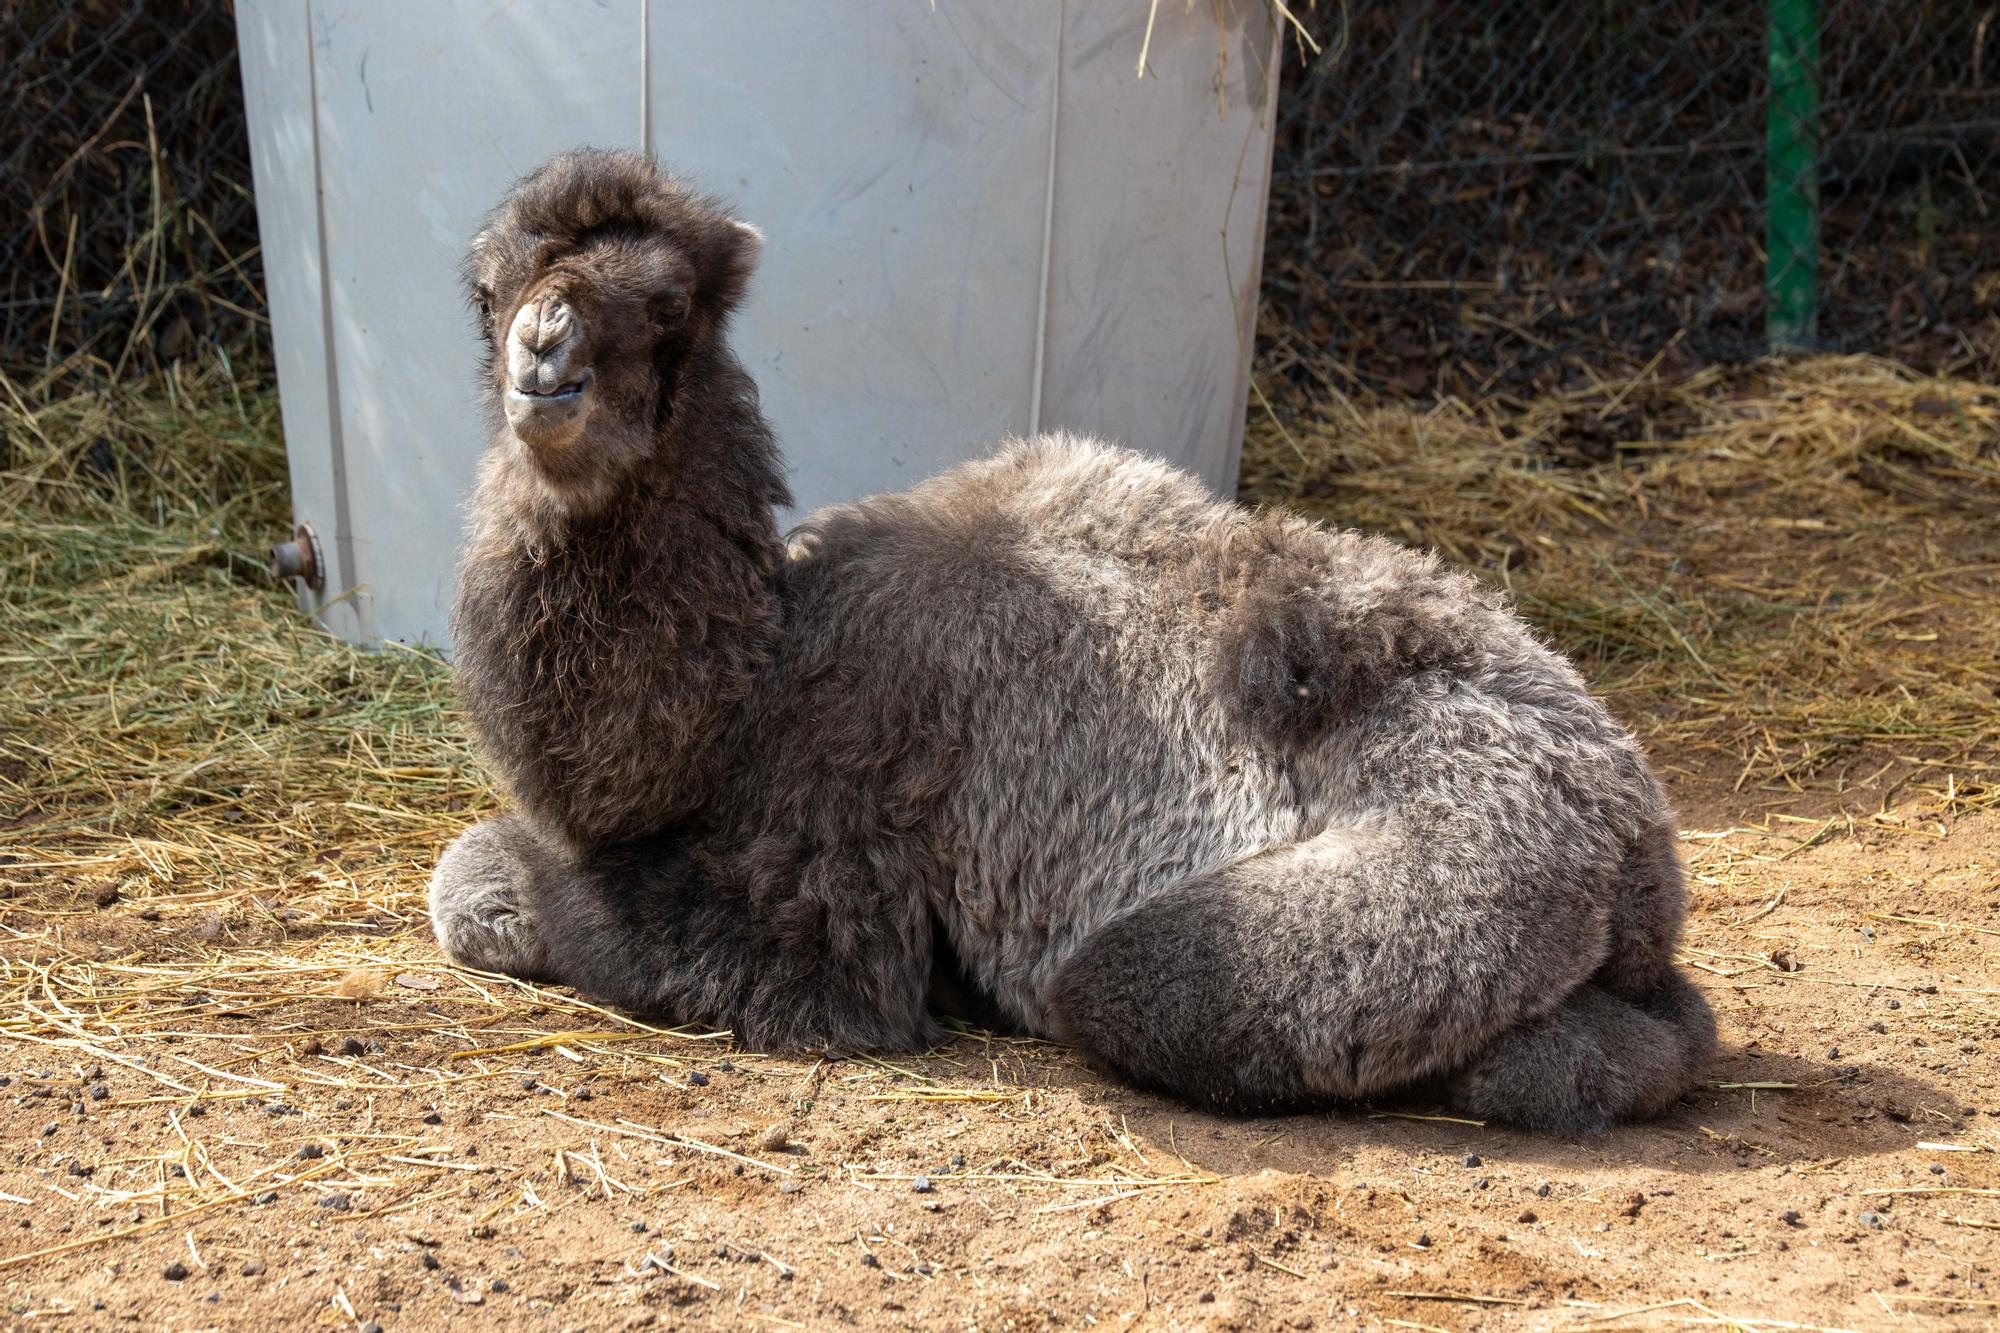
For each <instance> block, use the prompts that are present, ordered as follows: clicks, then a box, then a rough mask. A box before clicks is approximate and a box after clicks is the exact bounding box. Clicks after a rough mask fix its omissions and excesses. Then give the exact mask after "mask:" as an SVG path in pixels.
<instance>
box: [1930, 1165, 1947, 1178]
mask: <svg viewBox="0 0 2000 1333" xmlns="http://www.w3.org/2000/svg"><path fill="white" fill-rule="evenodd" d="M1931 1174H1932V1175H1934V1176H1941V1175H1943V1174H1944V1167H1943V1166H1941V1165H1939V1164H1938V1163H1936V1162H1932V1163H1931Z"/></svg>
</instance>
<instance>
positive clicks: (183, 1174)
mask: <svg viewBox="0 0 2000 1333" xmlns="http://www.w3.org/2000/svg"><path fill="white" fill-rule="evenodd" d="M187 1173H188V1169H187V1168H186V1167H184V1166H182V1165H181V1164H180V1163H179V1162H174V1163H172V1164H171V1165H169V1166H168V1167H167V1174H168V1175H170V1176H175V1177H178V1178H180V1179H183V1180H184V1179H186V1178H187Z"/></svg>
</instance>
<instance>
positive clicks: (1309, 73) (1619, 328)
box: [0, 0, 2000, 400]
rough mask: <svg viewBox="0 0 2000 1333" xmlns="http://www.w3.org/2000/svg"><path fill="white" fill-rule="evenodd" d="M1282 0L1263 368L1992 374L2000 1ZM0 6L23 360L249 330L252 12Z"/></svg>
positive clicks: (194, 5) (7, 172)
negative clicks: (1286, 55)
mask: <svg viewBox="0 0 2000 1333" xmlns="http://www.w3.org/2000/svg"><path fill="white" fill-rule="evenodd" d="M1092 2H1093V3H1099V2H1102V3H1116V2H1119V0H1092ZM1129 2H1131V3H1145V0H1129ZM1163 2H1164V3H1173V2H1174V0H1163ZM1209 2H1211V3H1225V4H1226V3H1244V0H1209ZM1290 8H1291V9H1292V10H1293V11H1294V12H1296V13H1298V14H1300V15H1301V16H1302V17H1303V18H1304V20H1305V22H1306V23H1307V25H1308V27H1309V28H1311V29H1312V30H1313V31H1314V32H1315V33H1317V34H1318V36H1319V37H1320V38H1321V40H1322V42H1323V45H1324V47H1325V54H1323V55H1322V56H1321V57H1319V58H1318V59H1317V60H1313V61H1309V62H1299V61H1291V62H1288V66H1287V69H1286V73H1285V86H1284V90H1283V94H1282V101H1281V106H1280V112H1279V124H1278V149H1277V157H1276V170H1275V177H1274V180H1273V184H1272V192H1271V214H1270V234H1269V239H1268V242H1267V246H1266V263H1265V289H1264V300H1265V309H1266V314H1265V319H1264V323H1263V334H1264V338H1263V344H1262V351H1261V361H1262V366H1263V369H1264V371H1265V373H1266V374H1267V376H1268V377H1269V378H1270V379H1271V381H1272V383H1273V384H1274V385H1276V384H1279V383H1283V382H1285V381H1288V380H1289V381H1291V382H1293V383H1295V384H1297V385H1298V386H1299V387H1301V388H1304V389H1308V390H1310V389H1314V388H1319V387H1324V385H1323V384H1322V382H1324V384H1325V385H1331V386H1332V387H1335V388H1338V389H1339V390H1341V391H1342V392H1347V393H1355V392H1361V393H1390V394H1395V395H1402V396H1420V397H1421V396H1430V395H1434V394H1439V393H1453V394H1457V395H1460V396H1463V397H1467V398H1470V399H1474V400H1484V399H1489V398H1492V397H1494V396H1496V395H1504V394H1515V393H1523V392H1531V391H1534V390H1537V389H1545V388H1548V387H1550V386H1552V385H1558V384H1561V383H1563V382H1565V381H1568V380H1570V379H1573V378H1574V377H1576V376H1578V375H1587V374H1588V373H1589V371H1590V369H1591V368H1597V367H1604V366H1614V365H1619V364H1643V363H1646V362H1648V361H1650V360H1652V359H1653V358H1659V359H1660V360H1661V362H1662V364H1664V365H1665V366H1667V367H1668V368H1670V369H1673V368H1681V367H1685V366H1692V365H1698V364H1701V363H1703V362H1707V361H1719V360H1740V359H1743V358H1747V357H1750V356H1755V355H1758V354H1760V353H1762V352H1763V351H1764V350H1766V348H1767V347H1768V346H1769V345H1770V342H1771V340H1772V338H1773V337H1775V338H1776V339H1777V340H1778V341H1780V342H1787V343H1797V344H1817V345H1824V346H1830V347H1835V348H1842V349H1853V350H1871V351H1880V352H1884V353H1888V354H1891V355H1895V356H1898V357H1902V358H1904V359H1907V360H1912V361H1915V362H1917V363H1920V364H1925V365H1937V366H1943V365H1949V364H1964V363H1966V362H1968V361H1971V362H1974V363H1975V364H1978V365H1980V366H1982V367H1986V368H2000V366H1996V357H2000V352H1996V350H1995V349H1996V345H2000V332H1997V331H1996V319H2000V316H1996V306H2000V217H1996V216H1995V210H2000V0H1730V2H1728V3H1722V2H1721V0H1642V2H1641V3H1620V4H1613V3H1610V0H1321V2H1320V3H1318V4H1317V5H1314V6H1313V7H1311V8H1306V7H1304V6H1302V5H1301V3H1300V0H1292V2H1291V5H1290ZM0 33H4V36H5V38H6V41H5V44H4V47H0V78H3V79H4V84H0V86H4V87H5V88H7V90H8V95H9V97H10V99H11V100H12V102H13V106H12V108H11V110H9V111H7V112H4V113H0V114H4V115H5V116H6V117H7V118H8V119H7V121H6V125H7V131H8V132H7V133H6V135H5V136H4V137H0V349H4V356H5V359H6V360H7V361H9V362H12V363H17V364H18V363H21V362H23V361H32V362H36V363H45V364H51V365H61V364H63V363H64V362H65V361H66V360H67V361H68V362H69V364H72V365H75V364H86V365H90V366H101V367H105V368H110V369H113V370H119V369H123V370H126V371H129V370H131V369H134V368H138V367H144V366H147V365H151V364H155V363H158V362H160V361H164V360H171V359H172V358H173V357H175V356H179V355H183V354H185V353H186V352H188V351H190V350H192V349H193V348H195V347H197V346H199V345H200V344H201V343H202V342H204V341H206V340H221V341H224V342H226V343H232V344H234V343H237V342H239V341H240V340H241V339H243V338H244V337H245V336H248V335H253V334H254V332H255V330H256V326H257V321H258V319H259V318H260V317H261V297H260V295H259V288H260V277H259V272H258V267H257V263H256V258H255V256H256V219H255V212H254V209H253V207H252V201H251V192H250V170H249V156H248V150H247V139H246V134H245V130H244V123H243V105H242V92H241V84H240V79H239V76H238V73H237V67H236V56H235V31H234V21H233V17H232V13H231V7H230V6H229V5H228V4H227V3H226V2H224V0H143V2H142V0H13V2H12V3H7V4H4V5H0ZM1774 255H1775V256H1777V260H1776V262H1772V256H1774ZM1981 358H1983V360H1982V359H1981Z"/></svg>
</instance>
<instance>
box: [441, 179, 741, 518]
mask: <svg viewBox="0 0 2000 1333" xmlns="http://www.w3.org/2000/svg"><path fill="white" fill-rule="evenodd" d="M757 241H758V236H757V233H756V232H755V231H754V230H752V229H751V228H749V227H746V226H744V225H743V224H741V223H738V222H736V221H734V220H732V219H730V218H728V217H726V216H724V215H723V214H721V213H720V212H718V211H716V210H715V209H714V208H713V207H712V206H711V205H709V204H707V203H706V202H705V201H703V200H700V199H697V198H694V197H692V196H690V195H688V194H686V193H685V192H684V191H682V190H681V189H680V188H679V187H678V186H676V185H675V184H674V183H673V182H672V181H671V180H670V179H668V178H666V177H664V176H661V175H660V174H659V173H658V172H657V171H656V170H655V169H654V168H653V167H652V165H651V164H650V163H647V162H645V161H644V160H643V159H638V158H634V157H631V156H629V155H618V154H587V153H586V154H572V155H568V156H566V157H564V158H558V159H556V161H555V162H552V163H550V164H549V165H548V166H546V167H544V168H543V169H542V170H541V171H539V172H537V173H536V174H535V175H534V176H531V177H529V178H528V180H526V181H525V182H523V183H522V184H521V185H520V186H519V187H517V188H516V190H515V191H514V193H513V194H512V195H510V196H509V198H508V199H507V200H506V201H505V202H504V203H502V204H501V206H500V208H499V209H498V210H497V211H496V212H495V213H494V215H493V217H492V218H491V219H490V220H489V222H488V224H487V226H486V228H485V229H484V230H483V231H481V233H480V234H479V237H478V238H477V239H476V240H475V241H474V242H473V248H472V254H471V256H470V258H469V260H468V262H467V275H468V277H469V278H470V280H471V285H472V294H473V301H474V304H475V306H476V307H477V308H478V311H479V319H480V325H481V332H482V334H483V335H484V337H485V339H486V343H487V351H488V356H487V366H486V385H485V387H486V393H487V396H488V399H489V401H490V402H491V403H492V405H493V406H495V407H497V408H498V409H499V410H498V413H497V414H496V415H497V416H498V417H500V418H502V419H503V420H504V422H505V425H504V427H503V432H504V436H505V437H511V439H512V440H513V441H514V442H516V443H517V444H518V445H519V446H520V448H521V451H522V453H523V454H525V456H526V457H527V459H528V460H529V462H530V463H531V464H532V465H533V467H534V469H535V470H536V472H538V473H539V474H540V475H541V476H542V478H543V480H544V481H545V482H547V483H548V484H549V485H550V486H552V487H553V488H555V489H556V490H558V491H561V492H563V493H565V494H567V495H568V496H569V497H570V498H571V499H572V500H573V501H582V500H584V499H585V498H586V497H594V499H595V502H596V503H602V502H603V501H604V500H607V499H608V498H609V496H610V494H611V493H612V492H613V490H614V489H615V487H616V485H617V483H618V482H619V481H620V480H621V479H623V478H624V477H626V476H628V475H630V474H631V472H632V471H633V469H635V468H636V467H638V466H639V464H640V463H642V462H643V461H644V460H645V459H646V458H648V457H650V456H651V455H652V453H653V449H654V445H655V442H656V440H657V437H658V433H659V430H660V427H661V426H662V425H663V424H664V423H665V422H666V421H668V420H669V419H671V417H672V414H673V399H674V398H675V396H676V395H677V394H678V393H680V392H682V391H683V390H684V389H685V387H686V386H685V384H684V379H685V377H684V376H683V375H682V373H681V372H682V368H683V366H684V364H685V363H686V362H687V360H688V358H689V357H690V356H691V355H692V354H694V353H696V352H697V351H699V350H700V349H701V348H702V346H703V345H704V344H705V343H706V342H708V341H710V340H713V339H716V338H719V337H720V336H721V334H722V323H723V319H724V317H725V316H726V315H727V314H728V312H729V310H730V308H731V307H733V306H734V304H735V302H736V300H737V299H738V298H739V297H740V295H741V293H742V289H743V282H744V280H745V279H746V278H747V276H748V274H749V270H750V267H751V265H752V264H753V263H754V262H755V256H756V253H757Z"/></svg>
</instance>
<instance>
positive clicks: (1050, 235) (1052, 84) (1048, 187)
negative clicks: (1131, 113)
mask: <svg viewBox="0 0 2000 1333" xmlns="http://www.w3.org/2000/svg"><path fill="white" fill-rule="evenodd" d="M1068 33H1069V0H1062V3H1061V4H1060V5H1059V6H1058V7H1057V10H1056V69H1055V76H1054V77H1053V78H1051V79H1050V80H1049V158H1048V170H1047V172H1046V174H1045V178H1044V181H1043V186H1042V265H1041V283H1040V287H1039V290H1038V292H1037V294H1036V297H1035V371H1034V375H1035V378H1034V382H1033V384H1032V386H1031V387H1030V390H1029V396H1028V434H1029V435H1031V436H1034V435H1040V434H1041V433H1042V386H1043V383H1044V381H1045V379H1046V377H1047V373H1048V354H1049V273H1050V268H1051V260H1052V256H1053V252H1054V250H1055V229H1056V134H1057V130H1058V129H1059V128H1060V127H1061V125H1062V81H1063V55H1064V41H1065V39H1066V38H1067V36H1068Z"/></svg>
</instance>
